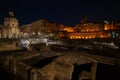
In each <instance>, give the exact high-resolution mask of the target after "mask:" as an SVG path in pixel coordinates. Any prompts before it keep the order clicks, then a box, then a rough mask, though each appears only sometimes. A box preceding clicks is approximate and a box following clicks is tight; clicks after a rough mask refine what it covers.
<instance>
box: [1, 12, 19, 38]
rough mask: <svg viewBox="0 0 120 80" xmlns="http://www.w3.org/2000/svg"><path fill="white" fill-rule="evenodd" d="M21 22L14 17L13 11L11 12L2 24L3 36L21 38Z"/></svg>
mask: <svg viewBox="0 0 120 80" xmlns="http://www.w3.org/2000/svg"><path fill="white" fill-rule="evenodd" d="M18 26H19V22H18V20H17V19H16V18H15V17H14V13H13V12H9V16H8V17H7V18H5V19H4V24H3V26H2V28H1V29H2V32H1V37H2V38H19V34H20V31H19V27H18Z"/></svg>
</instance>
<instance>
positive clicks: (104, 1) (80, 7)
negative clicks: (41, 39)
mask: <svg viewBox="0 0 120 80" xmlns="http://www.w3.org/2000/svg"><path fill="white" fill-rule="evenodd" d="M9 11H13V12H14V14H15V17H16V18H17V19H18V20H19V22H20V25H24V24H28V23H31V22H32V21H35V20H38V19H47V20H49V21H50V22H52V23H59V24H60V23H62V24H64V25H74V24H77V23H80V21H81V17H82V16H87V18H88V21H89V22H93V21H94V22H95V21H101V22H102V21H104V20H116V21H117V20H119V19H120V3H119V2H116V1H115V0H1V1H0V24H2V23H3V21H4V18H5V17H7V16H8V12H9Z"/></svg>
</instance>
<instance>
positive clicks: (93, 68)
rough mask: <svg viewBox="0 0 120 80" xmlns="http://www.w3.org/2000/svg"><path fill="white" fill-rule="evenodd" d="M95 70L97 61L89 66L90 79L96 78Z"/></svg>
mask: <svg viewBox="0 0 120 80" xmlns="http://www.w3.org/2000/svg"><path fill="white" fill-rule="evenodd" d="M96 71H97V62H94V63H93V64H92V66H91V80H95V79H96Z"/></svg>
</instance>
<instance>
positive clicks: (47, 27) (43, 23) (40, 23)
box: [31, 19, 56, 34]
mask: <svg viewBox="0 0 120 80" xmlns="http://www.w3.org/2000/svg"><path fill="white" fill-rule="evenodd" d="M31 30H32V32H34V33H35V34H37V33H38V32H40V33H53V32H54V31H55V30H56V24H52V23H50V22H48V20H45V19H41V20H37V21H34V22H32V23H31Z"/></svg>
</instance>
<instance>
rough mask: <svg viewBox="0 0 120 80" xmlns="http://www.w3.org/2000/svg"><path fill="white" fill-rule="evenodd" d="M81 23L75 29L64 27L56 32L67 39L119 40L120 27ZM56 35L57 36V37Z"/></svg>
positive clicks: (110, 24) (117, 25) (112, 24)
mask: <svg viewBox="0 0 120 80" xmlns="http://www.w3.org/2000/svg"><path fill="white" fill-rule="evenodd" d="M83 21H84V20H82V23H80V24H76V25H75V27H64V28H62V29H60V31H59V32H58V35H59V37H66V38H69V39H93V38H120V35H119V34H120V31H119V30H120V25H119V24H114V23H113V22H112V23H109V24H107V23H83ZM58 35H57V36H58Z"/></svg>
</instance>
